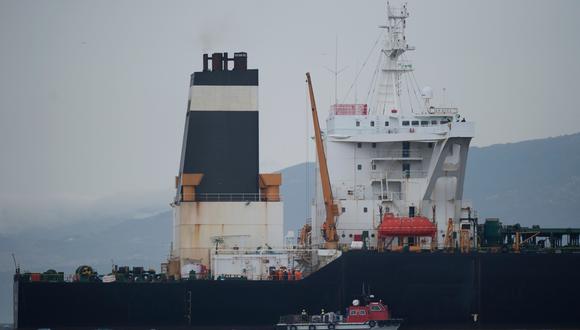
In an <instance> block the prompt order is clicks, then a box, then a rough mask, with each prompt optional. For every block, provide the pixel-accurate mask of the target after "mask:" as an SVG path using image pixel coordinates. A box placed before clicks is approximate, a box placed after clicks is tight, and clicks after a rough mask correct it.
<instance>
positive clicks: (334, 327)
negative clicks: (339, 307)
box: [328, 323, 336, 330]
mask: <svg viewBox="0 0 580 330" xmlns="http://www.w3.org/2000/svg"><path fill="white" fill-rule="evenodd" d="M334 329H336V325H335V324H334V323H330V324H329V325H328V330H334Z"/></svg>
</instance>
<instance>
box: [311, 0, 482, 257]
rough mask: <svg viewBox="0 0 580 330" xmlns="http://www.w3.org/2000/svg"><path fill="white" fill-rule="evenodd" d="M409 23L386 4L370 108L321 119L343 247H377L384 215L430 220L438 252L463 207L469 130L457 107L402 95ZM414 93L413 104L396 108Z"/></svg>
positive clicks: (346, 107) (317, 218) (425, 92)
mask: <svg viewBox="0 0 580 330" xmlns="http://www.w3.org/2000/svg"><path fill="white" fill-rule="evenodd" d="M408 17H409V14H408V11H407V8H406V5H404V6H403V7H401V8H393V7H390V6H389V5H387V22H386V25H385V26H381V28H384V29H385V39H384V43H383V46H382V49H381V55H380V66H379V68H380V69H379V72H378V73H377V74H378V76H377V79H376V81H375V85H374V97H373V99H372V101H371V102H370V106H367V105H366V104H337V105H333V106H332V107H331V109H330V113H329V117H328V118H327V119H326V131H325V139H324V143H325V151H326V155H327V159H328V169H329V173H330V178H331V185H332V191H333V195H334V198H335V200H336V201H337V204H338V206H339V212H340V215H339V216H338V218H337V224H338V225H337V228H338V235H339V238H340V242H339V243H340V244H341V245H347V246H351V245H352V244H351V243H352V241H353V239H354V238H355V236H357V237H360V236H359V235H362V236H363V237H368V241H367V242H368V243H369V244H370V246H376V244H377V228H378V226H379V225H380V223H381V219H382V216H383V215H384V214H386V213H392V214H393V215H394V216H398V217H413V216H418V215H421V216H423V217H426V218H428V219H430V220H432V221H435V222H436V223H437V233H438V234H437V244H438V245H439V246H440V247H441V246H442V244H443V238H444V235H445V233H446V230H447V225H448V221H449V220H448V219H452V220H453V223H454V226H455V229H457V227H458V226H459V222H460V218H461V216H462V211H465V208H466V207H467V205H465V203H464V202H463V201H462V197H463V181H464V176H465V165H466V160H467V152H468V148H469V143H470V140H471V138H472V137H473V136H474V124H473V123H472V122H469V121H466V120H465V118H463V117H462V116H460V115H459V113H458V109H457V108H453V107H449V106H445V105H443V106H439V107H438V106H435V105H433V104H432V97H433V95H432V94H433V92H432V90H431V89H430V88H423V89H422V90H421V91H419V92H417V91H416V90H413V91H407V90H406V87H407V85H408V84H404V83H403V82H404V81H405V80H404V79H406V78H408V76H406V75H411V74H412V70H413V67H412V65H411V63H409V61H407V60H406V59H405V53H406V52H407V51H410V50H414V47H410V46H409V45H408V44H407V39H406V37H405V26H406V20H407V18H408ZM419 94H420V95H421V96H420V97H419V99H418V100H417V99H416V100H415V104H413V102H409V103H408V104H407V103H405V102H403V101H402V100H403V98H404V97H407V95H409V98H411V97H410V96H411V95H419ZM317 173H318V168H317ZM316 177H317V183H316V187H317V195H316V197H315V201H314V206H313V208H312V213H313V214H312V228H313V231H312V241H313V244H322V243H323V239H322V237H321V233H320V228H321V226H322V224H323V222H324V218H325V209H324V203H323V200H322V196H321V194H320V178H319V176H318V175H317V176H316ZM462 209H463V210H462Z"/></svg>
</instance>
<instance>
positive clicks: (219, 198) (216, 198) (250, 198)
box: [179, 193, 281, 202]
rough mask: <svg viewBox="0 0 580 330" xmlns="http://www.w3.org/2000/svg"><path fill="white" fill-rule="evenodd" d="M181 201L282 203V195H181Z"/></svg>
mask: <svg viewBox="0 0 580 330" xmlns="http://www.w3.org/2000/svg"><path fill="white" fill-rule="evenodd" d="M179 197H180V199H179V200H180V201H196V202H265V201H280V200H281V196H280V194H260V193H193V194H187V193H186V194H180V195H179Z"/></svg>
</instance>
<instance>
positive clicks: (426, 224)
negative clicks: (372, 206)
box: [379, 213, 437, 238]
mask: <svg viewBox="0 0 580 330" xmlns="http://www.w3.org/2000/svg"><path fill="white" fill-rule="evenodd" d="M436 233H437V228H436V227H435V224H433V223H432V222H431V221H429V219H427V218H425V217H422V216H417V217H412V218H408V217H395V216H393V214H392V213H387V214H385V216H384V217H383V222H381V224H380V225H379V237H381V238H384V237H396V236H407V237H411V236H430V237H434V236H435V234H436Z"/></svg>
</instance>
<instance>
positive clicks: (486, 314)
mask: <svg viewBox="0 0 580 330" xmlns="http://www.w3.org/2000/svg"><path fill="white" fill-rule="evenodd" d="M578 274H580V254H540V253H534V254H482V253H480V254H445V253H417V254H412V253H403V254H395V253H375V252H363V251H355V252H349V253H345V254H344V255H343V256H342V257H340V258H339V259H337V260H336V261H334V262H332V263H331V264H329V265H328V266H326V267H324V268H322V269H321V270H319V271H318V272H316V273H314V274H312V275H311V276H309V277H307V278H305V279H303V280H301V281H244V280H226V281H200V280H197V281H187V282H166V283H118V282H117V283H47V282H23V281H17V282H15V288H14V299H15V301H14V303H15V305H14V306H15V321H16V322H17V326H18V327H19V328H39V327H51V328H58V327H80V326H83V327H109V328H111V327H140V326H143V327H152V326H155V327H178V326H228V325H236V326H244V325H255V326H258V325H260V326H269V325H274V324H276V322H277V321H278V317H279V316H280V315H284V314H291V313H296V312H297V311H300V310H302V309H306V310H307V311H309V312H311V313H318V312H319V311H320V310H321V309H323V308H324V309H325V310H327V311H328V310H337V311H339V310H340V311H344V309H345V307H347V306H348V304H349V303H350V301H351V300H352V299H353V297H356V296H357V295H360V293H361V288H362V285H363V283H364V284H365V286H367V287H370V289H371V290H372V293H373V294H374V295H375V296H377V297H378V298H381V299H382V300H383V301H384V302H386V303H387V304H388V305H389V306H390V308H391V310H392V312H393V315H394V316H395V317H398V318H404V319H405V326H411V327H413V326H414V327H432V326H437V325H445V324H447V325H452V324H453V325H462V326H466V327H471V326H474V321H473V320H474V318H473V315H474V314H477V320H478V326H497V325H502V326H527V325H546V326H551V327H554V326H580V313H578V306H579V304H578V299H579V298H580V281H578V279H577V276H578Z"/></svg>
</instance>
